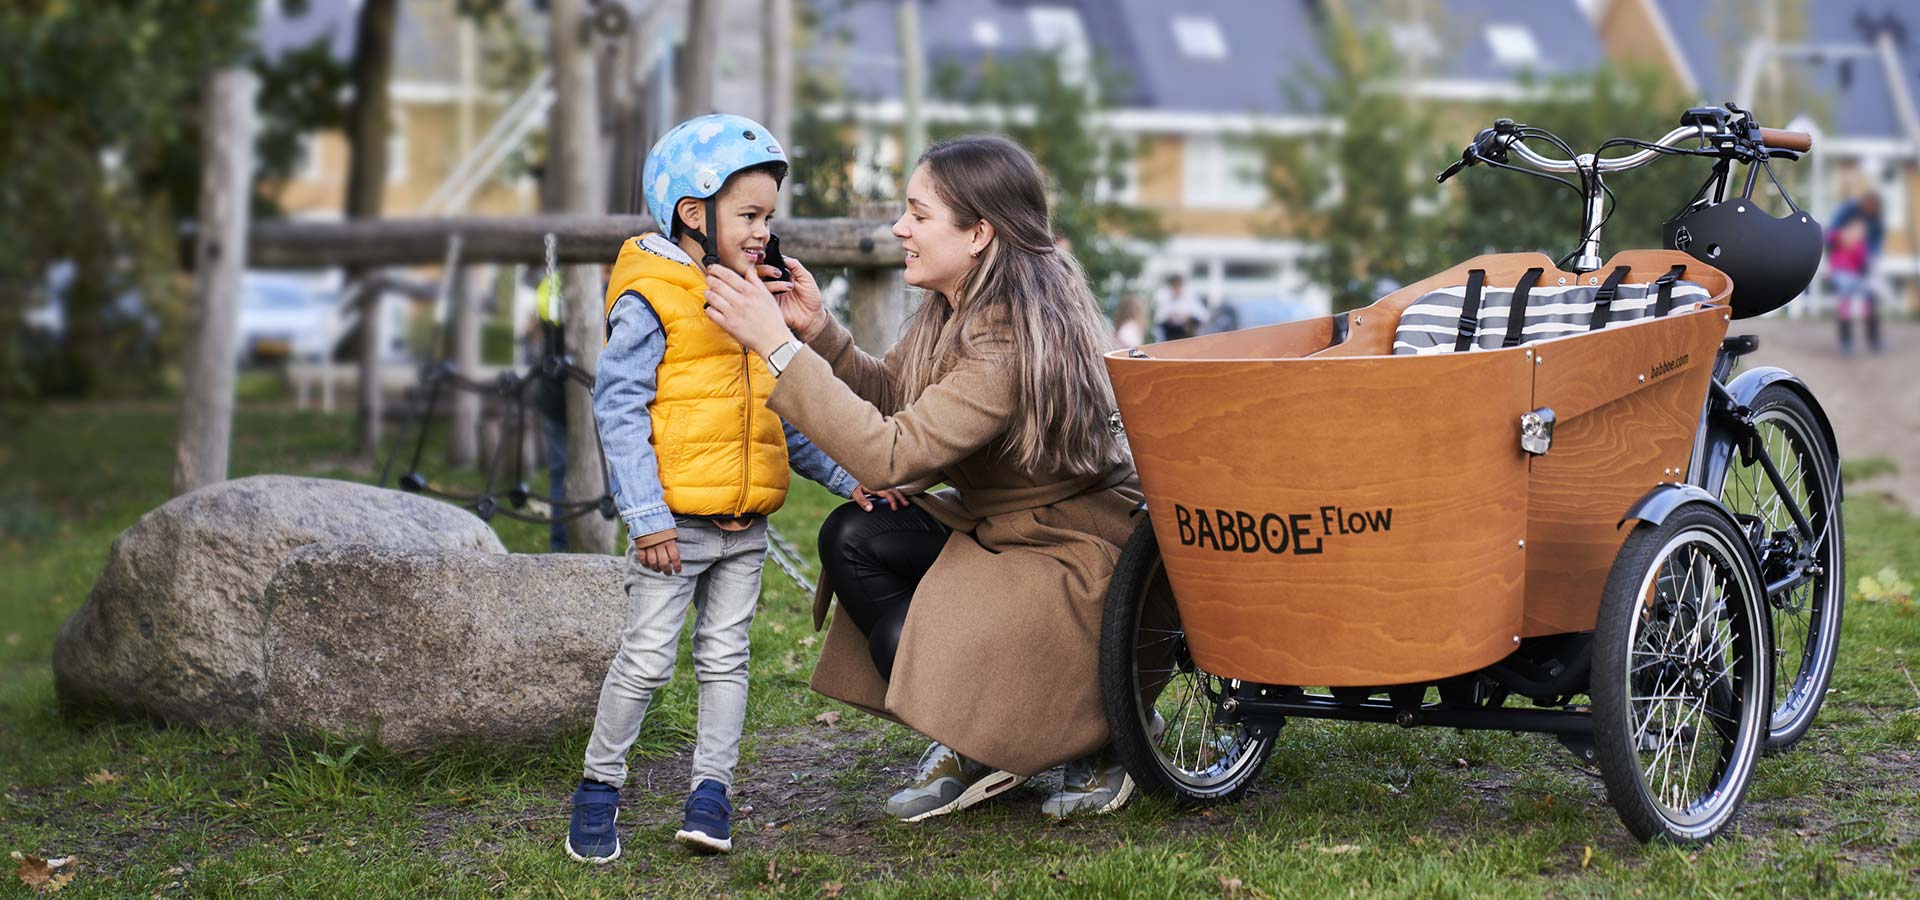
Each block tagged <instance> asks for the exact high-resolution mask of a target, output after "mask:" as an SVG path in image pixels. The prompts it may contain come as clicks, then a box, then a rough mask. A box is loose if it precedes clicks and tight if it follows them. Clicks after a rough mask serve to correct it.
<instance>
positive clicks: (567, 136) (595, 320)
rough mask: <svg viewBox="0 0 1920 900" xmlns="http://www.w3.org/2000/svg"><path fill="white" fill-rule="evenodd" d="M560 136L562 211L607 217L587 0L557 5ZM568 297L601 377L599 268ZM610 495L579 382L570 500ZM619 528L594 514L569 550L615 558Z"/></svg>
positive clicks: (566, 278) (573, 409) (571, 414)
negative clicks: (587, 31) (586, 23)
mask: <svg viewBox="0 0 1920 900" xmlns="http://www.w3.org/2000/svg"><path fill="white" fill-rule="evenodd" d="M551 10H552V16H553V18H552V21H551V22H550V23H549V24H550V28H551V33H552V38H553V90H554V95H555V98H554V117H553V118H554V131H553V133H552V134H550V135H548V137H547V144H548V146H549V147H550V148H551V149H550V150H549V163H548V165H549V168H550V170H551V171H550V172H549V174H550V175H551V176H552V177H554V178H557V179H558V190H557V192H556V193H557V195H558V198H559V201H560V204H561V207H562V209H564V210H565V211H566V212H568V213H570V214H573V215H585V216H600V215H605V214H606V211H607V210H606V200H607V195H606V192H605V190H604V189H603V188H602V187H601V181H600V178H601V174H602V172H603V171H604V170H603V169H602V167H601V157H600V146H599V138H600V116H599V112H598V110H597V109H596V107H597V106H598V103H597V100H598V96H599V95H598V92H597V90H596V88H595V86H594V74H595V66H594V60H593V54H592V52H591V47H590V46H589V45H588V43H587V38H586V35H585V34H584V33H583V32H582V30H581V27H580V25H581V19H582V14H583V12H584V11H585V3H584V2H583V0H552V5H551ZM560 281H561V285H562V289H563V290H562V292H563V295H564V297H565V306H564V309H565V314H564V316H563V317H562V324H563V326H564V327H565V329H566V345H567V354H568V355H569V356H571V357H572V358H573V361H574V363H575V364H576V365H578V366H580V367H581V368H582V369H585V370H586V371H588V372H592V371H594V367H595V364H596V363H597V362H598V361H599V359H600V342H601V325H600V323H601V322H602V321H603V320H604V319H605V318H606V316H605V314H604V313H603V312H602V311H601V308H600V303H601V300H600V267H599V266H597V265H591V264H589V265H571V266H567V267H565V268H564V269H563V270H562V271H561V276H560ZM606 489H607V479H606V469H605V466H604V464H603V463H602V462H601V458H600V434H599V432H598V431H597V430H596V429H595V427H594V421H593V397H592V395H591V394H590V393H589V392H588V391H587V390H586V389H585V388H582V387H581V386H579V385H576V384H569V385H568V386H567V499H568V500H572V501H578V500H586V499H589V498H594V497H599V496H601V495H602V494H603V493H604V492H605V491H606ZM617 530H618V526H617V525H616V524H615V523H613V522H611V521H608V520H606V519H603V518H601V517H600V515H599V514H598V513H591V512H590V513H587V514H586V515H582V516H579V517H576V518H575V519H573V520H572V521H571V522H569V523H568V525H567V547H568V549H570V550H572V551H573V552H575V553H611V552H613V549H614V547H613V544H614V535H615V533H616V531H617Z"/></svg>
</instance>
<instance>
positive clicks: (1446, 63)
mask: <svg viewBox="0 0 1920 900" xmlns="http://www.w3.org/2000/svg"><path fill="white" fill-rule="evenodd" d="M806 2H807V3H808V4H809V5H810V6H811V7H812V8H813V11H814V13H815V14H816V15H817V16H818V17H819V21H820V25H821V39H820V43H819V45H818V46H816V47H815V48H814V49H813V50H812V51H811V52H809V53H808V54H807V58H806V61H807V63H808V64H810V65H815V66H821V67H824V68H826V69H829V70H832V71H835V72H837V73H839V74H840V75H841V77H842V79H843V81H844V84H845V86H846V87H847V89H848V91H849V93H851V94H852V95H854V96H855V97H859V98H865V99H892V98H897V97H898V96H899V93H900V63H899V56H900V55H899V41H898V33H897V30H896V14H897V10H898V5H899V0H806ZM1345 6H1346V7H1347V8H1348V9H1351V10H1352V11H1353V12H1354V14H1355V16H1356V18H1358V19H1359V20H1360V21H1361V22H1362V23H1366V22H1368V21H1377V22H1378V23H1379V24H1381V25H1382V26H1388V25H1391V24H1392V23H1391V22H1389V21H1387V19H1386V13H1385V9H1386V8H1385V7H1384V6H1383V5H1378V4H1375V3H1372V2H1369V0H1347V2H1346V3H1345ZM1035 8H1053V9H1068V10H1073V11H1074V12H1075V13H1077V15H1078V18H1079V20H1080V22H1081V26H1082V29H1083V30H1084V33H1085V34H1086V39H1087V42H1088V43H1089V44H1090V45H1091V46H1092V48H1093V50H1094V52H1096V53H1097V54H1098V55H1099V56H1100V57H1101V58H1102V59H1104V60H1105V61H1106V62H1107V63H1108V64H1109V65H1111V66H1112V67H1114V68H1115V69H1117V70H1119V72H1120V73H1122V76H1123V78H1124V80H1125V82H1126V90H1125V91H1124V94H1123V96H1122V97H1119V98H1116V100H1117V105H1121V106H1131V107H1137V108H1144V109H1154V110H1163V111H1178V112H1219V113H1261V114H1273V115H1284V114H1290V113H1298V112H1301V110H1299V109H1297V108H1296V100H1295V99H1294V98H1293V97H1291V96H1290V95H1289V91H1288V90H1287V88H1286V85H1287V84H1288V83H1290V82H1291V83H1298V82H1300V81H1301V76H1302V75H1303V74H1305V73H1321V72H1325V71H1326V67H1327V64H1326V60H1325V59H1324V57H1323V55H1322V53H1321V50H1320V45H1319V37H1318V31H1319V28H1320V26H1321V23H1322V21H1323V17H1324V16H1326V15H1328V14H1329V13H1328V3H1327V2H1326V0H1257V2H1256V0H1178V2H1168V0H920V22H921V39H922V41H923V42H925V44H926V49H927V57H928V62H929V67H930V68H935V67H939V66H941V65H942V64H947V63H952V64H958V65H960V66H961V67H962V68H963V69H971V68H974V67H976V66H978V65H979V63H980V61H981V60H982V59H984V58H986V57H988V56H990V55H993V54H1003V55H1011V54H1016V53H1020V52H1023V51H1033V50H1038V49H1041V48H1042V46H1043V45H1042V42H1041V40H1040V39H1039V37H1038V36H1037V35H1036V34H1035V32H1034V24H1033V20H1032V16H1031V10H1033V9H1035ZM1432 8H1433V11H1434V15H1433V19H1434V25H1433V26H1431V27H1430V28H1429V29H1428V32H1429V33H1430V34H1431V39H1432V41H1433V46H1434V50H1435V52H1434V53H1433V54H1432V56H1431V59H1430V61H1429V62H1428V64H1427V69H1426V71H1427V73H1428V74H1429V75H1430V76H1433V77H1438V78H1445V79H1449V80H1462V81H1478V82H1492V83H1502V84H1504V83H1510V82H1511V81H1512V80H1513V79H1514V78H1515V76H1516V75H1517V74H1518V73H1519V71H1520V67H1514V66H1509V65H1505V64H1503V63H1501V62H1500V61H1498V60H1497V59H1495V57H1494V54H1493V52H1492V50H1491V47H1490V46H1489V43H1488V39H1487V36H1486V27H1487V26H1488V25H1495V24H1505V25H1514V26H1521V27H1523V28H1525V29H1526V30H1527V31H1528V33H1530V34H1531V35H1532V36H1533V39H1534V41H1535V43H1536V44H1537V45H1538V46H1539V48H1540V50H1541V54H1540V58H1539V59H1538V61H1537V62H1536V63H1534V64H1533V65H1531V66H1526V67H1524V68H1527V69H1530V70H1531V71H1533V72H1536V73H1539V74H1544V75H1554V74H1568V73H1573V72H1577V71H1582V70H1586V69H1591V68H1595V67H1598V66H1601V65H1604V64H1605V62H1606V56H1605V53H1604V50H1603V49H1602V48H1601V46H1600V41H1599V38H1598V36H1597V35H1596V34H1595V33H1594V31H1593V27H1592V25H1591V23H1590V22H1589V21H1588V19H1587V17H1586V16H1585V15H1584V14H1583V13H1582V12H1581V11H1580V9H1579V6H1578V4H1577V3H1576V2H1575V0H1531V2H1512V0H1437V2H1436V3H1435V4H1434V6H1433V7H1432ZM1181 18H1200V19H1208V20H1211V21H1212V22H1213V23H1215V26H1216V27H1217V29H1218V31H1219V34H1220V36H1221V38H1222V39H1223V41H1224V43H1225V45H1226V50H1227V53H1226V56H1225V58H1224V59H1207V58H1196V57H1194V56H1190V55H1188V54H1186V53H1183V52H1182V51H1181V49H1180V45H1179V42H1178V39H1177V36H1176V33H1175V22H1176V19H1181ZM982 31H985V32H989V33H992V34H994V35H997V37H998V43H997V46H993V47H988V46H984V45H983V44H982V42H981V41H980V40H979V39H978V37H979V33H980V32H982Z"/></svg>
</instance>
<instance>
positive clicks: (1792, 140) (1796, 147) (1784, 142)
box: [1760, 128, 1813, 153]
mask: <svg viewBox="0 0 1920 900" xmlns="http://www.w3.org/2000/svg"><path fill="white" fill-rule="evenodd" d="M1760 143H1761V144H1763V145H1765V146H1767V147H1770V148H1773V149H1778V150H1792V151H1793V152H1795V153H1807V152H1810V151H1812V150H1813V135H1810V134H1808V133H1806V132H1804V131H1787V130H1785V129H1781V128H1762V129H1760Z"/></svg>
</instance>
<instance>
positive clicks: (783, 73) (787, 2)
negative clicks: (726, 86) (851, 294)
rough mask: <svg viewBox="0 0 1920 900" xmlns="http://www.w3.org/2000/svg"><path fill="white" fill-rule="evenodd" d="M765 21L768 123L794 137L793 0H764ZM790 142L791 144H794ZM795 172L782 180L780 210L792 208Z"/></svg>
mask: <svg viewBox="0 0 1920 900" xmlns="http://www.w3.org/2000/svg"><path fill="white" fill-rule="evenodd" d="M765 3H766V8H765V10H764V11H763V13H764V14H763V17H762V20H761V21H762V25H763V27H764V34H763V35H762V39H763V40H764V41H765V44H766V46H765V55H764V56H763V57H762V62H761V66H762V70H761V74H762V78H761V94H762V96H763V97H764V98H765V99H764V101H763V104H762V105H763V108H764V114H765V116H766V118H765V119H763V120H762V121H761V123H760V124H762V125H765V126H767V129H768V130H770V131H772V132H773V134H774V137H777V138H779V139H780V140H782V141H792V140H793V134H792V126H793V0H765ZM787 146H789V147H791V146H792V144H788V145H787ZM792 184H793V175H792V173H789V174H788V176H787V179H786V180H785V181H782V182H781V183H780V206H779V208H780V209H781V210H783V211H784V210H787V209H791V208H792V207H791V200H792V190H791V189H790V186H791V185H792Z"/></svg>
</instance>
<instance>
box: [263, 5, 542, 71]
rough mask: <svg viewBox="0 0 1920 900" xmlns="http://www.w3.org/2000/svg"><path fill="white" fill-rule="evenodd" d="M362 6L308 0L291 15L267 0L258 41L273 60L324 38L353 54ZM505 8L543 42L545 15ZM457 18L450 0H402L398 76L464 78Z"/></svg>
mask: <svg viewBox="0 0 1920 900" xmlns="http://www.w3.org/2000/svg"><path fill="white" fill-rule="evenodd" d="M360 5H361V4H360V2H359V0H308V2H307V4H306V7H307V8H306V10H305V11H304V12H303V13H302V14H301V15H298V16H292V15H288V14H287V13H286V10H285V6H284V4H283V3H281V2H277V0H267V2H264V3H262V4H261V9H260V23H259V25H257V26H256V27H255V29H254V44H255V46H256V47H258V48H259V49H260V51H261V53H262V54H264V55H266V56H267V58H269V59H272V58H274V57H275V56H277V55H279V54H281V53H284V52H287V51H289V50H294V49H299V48H303V47H307V46H310V45H312V44H313V42H314V41H316V40H323V39H324V40H325V41H326V42H327V46H328V49H330V50H331V51H332V52H333V55H334V57H335V58H336V59H341V60H347V59H351V58H352V56H353V48H354V44H355V43H356V42H357V40H358V35H357V34H356V28H357V26H358V18H359V15H360ZM506 10H507V13H508V15H510V16H512V17H513V18H514V20H515V21H516V25H517V27H519V28H521V29H522V30H523V31H525V32H526V34H525V35H524V36H523V39H524V40H531V41H533V42H534V43H535V45H536V46H544V44H545V42H546V37H545V35H546V23H547V18H546V16H545V15H544V14H536V13H534V12H533V11H532V10H531V9H529V8H528V6H527V4H526V3H524V2H511V3H508V4H507V5H506ZM457 22H458V14H457V13H456V12H455V7H454V4H453V3H452V2H451V0H426V2H420V0H400V4H399V8H398V10H397V11H396V13H395V22H394V45H393V74H394V78H395V79H396V80H400V81H421V82H433V83H439V84H449V83H454V82H457V81H459V78H460V46H459V40H458V38H457V37H456V32H455V28H456V24H457ZM482 40H483V41H484V40H485V38H482Z"/></svg>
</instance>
